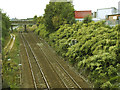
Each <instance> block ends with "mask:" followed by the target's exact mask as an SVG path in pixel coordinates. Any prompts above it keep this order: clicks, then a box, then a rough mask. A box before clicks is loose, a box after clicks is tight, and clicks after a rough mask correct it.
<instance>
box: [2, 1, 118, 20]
mask: <svg viewBox="0 0 120 90" xmlns="http://www.w3.org/2000/svg"><path fill="white" fill-rule="evenodd" d="M49 1H50V0H0V8H1V9H3V10H4V12H6V13H7V15H8V16H9V17H10V18H15V17H16V18H19V19H23V18H32V17H34V15H37V16H41V15H43V14H44V9H45V8H46V4H48V3H49ZM119 1H120V0H73V5H74V8H75V10H92V12H94V11H97V9H100V8H110V7H116V8H118V2H119Z"/></svg>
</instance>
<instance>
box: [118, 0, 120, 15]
mask: <svg viewBox="0 0 120 90" xmlns="http://www.w3.org/2000/svg"><path fill="white" fill-rule="evenodd" d="M118 14H120V1H119V2H118Z"/></svg>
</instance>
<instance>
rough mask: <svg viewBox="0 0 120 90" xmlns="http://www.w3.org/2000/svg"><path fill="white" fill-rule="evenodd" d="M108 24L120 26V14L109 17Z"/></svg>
mask: <svg viewBox="0 0 120 90" xmlns="http://www.w3.org/2000/svg"><path fill="white" fill-rule="evenodd" d="M106 24H107V25H110V26H115V25H117V24H120V14H113V15H108V18H107V20H106Z"/></svg>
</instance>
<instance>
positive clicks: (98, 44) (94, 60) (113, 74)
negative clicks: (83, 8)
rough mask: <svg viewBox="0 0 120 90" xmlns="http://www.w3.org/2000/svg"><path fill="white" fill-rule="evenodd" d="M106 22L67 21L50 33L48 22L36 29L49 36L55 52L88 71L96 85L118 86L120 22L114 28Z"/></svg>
mask: <svg viewBox="0 0 120 90" xmlns="http://www.w3.org/2000/svg"><path fill="white" fill-rule="evenodd" d="M104 23H105V21H99V22H93V21H92V22H88V23H83V22H77V23H76V24H72V25H70V24H65V25H61V26H60V28H59V29H58V30H57V31H56V32H54V33H50V34H49V36H47V35H48V33H49V32H47V31H46V27H45V25H43V24H42V26H41V24H40V26H39V27H38V29H36V30H35V32H37V34H39V35H40V36H42V37H44V38H47V39H49V42H48V43H49V44H50V45H51V46H52V47H53V48H55V50H56V52H57V53H58V54H59V55H61V56H62V57H63V58H65V59H66V60H68V61H69V62H70V63H71V64H72V65H73V66H74V67H76V68H77V69H78V71H79V72H80V73H81V74H82V75H86V76H87V78H88V79H89V81H91V82H92V83H93V84H94V87H95V88H107V89H110V88H119V87H120V60H119V59H120V39H119V38H118V37H119V36H120V34H119V33H120V29H119V28H120V25H116V26H115V27H113V28H111V27H109V26H106V25H105V24H104ZM38 31H39V33H38ZM48 37H49V38H48Z"/></svg>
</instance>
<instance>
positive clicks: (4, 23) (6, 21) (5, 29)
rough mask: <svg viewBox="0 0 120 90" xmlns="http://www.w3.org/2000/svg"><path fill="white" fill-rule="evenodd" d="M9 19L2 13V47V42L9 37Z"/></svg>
mask: <svg viewBox="0 0 120 90" xmlns="http://www.w3.org/2000/svg"><path fill="white" fill-rule="evenodd" d="M0 12H1V13H2V11H1V10H0ZM10 25H11V24H10V21H9V17H8V16H7V15H6V13H2V47H4V42H5V39H6V37H7V36H9V28H10Z"/></svg>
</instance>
